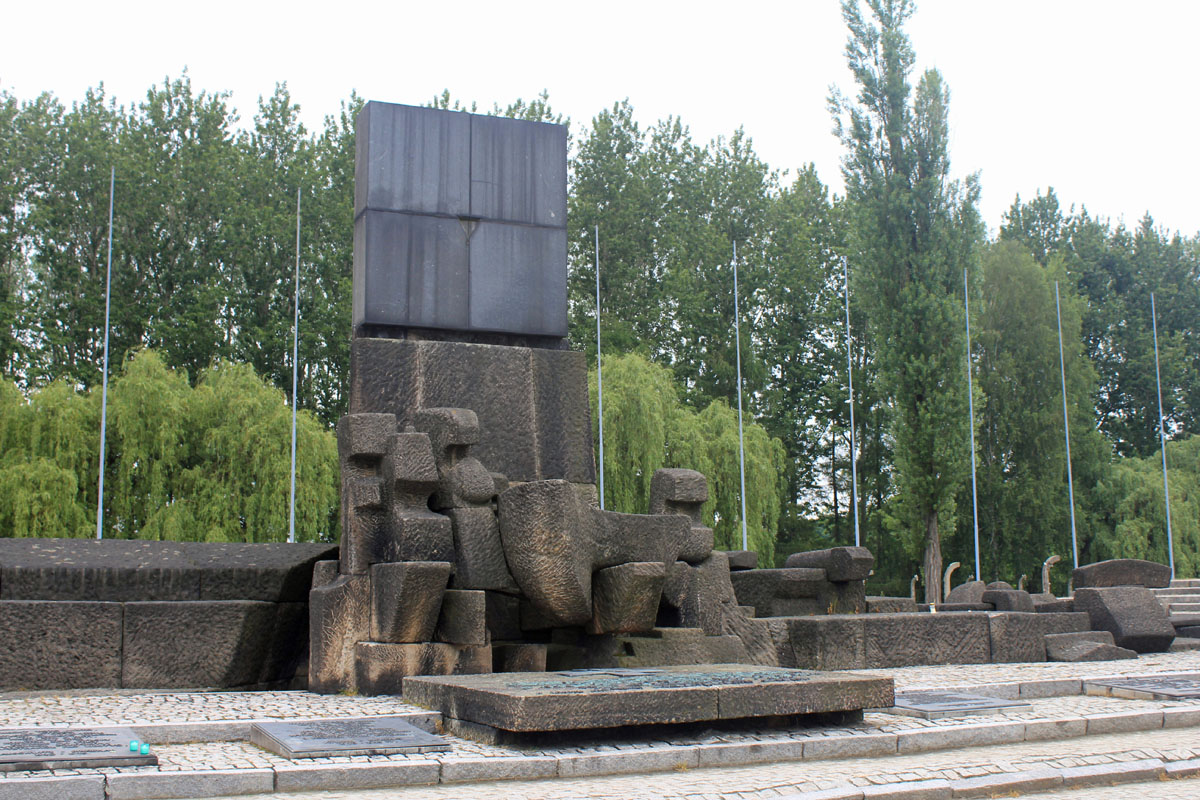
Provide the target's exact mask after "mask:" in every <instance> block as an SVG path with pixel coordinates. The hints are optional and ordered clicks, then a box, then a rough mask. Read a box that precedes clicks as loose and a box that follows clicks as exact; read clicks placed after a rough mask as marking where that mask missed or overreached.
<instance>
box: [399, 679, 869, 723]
mask: <svg viewBox="0 0 1200 800" xmlns="http://www.w3.org/2000/svg"><path fill="white" fill-rule="evenodd" d="M404 697H405V700H407V701H408V702H411V703H417V704H418V705H422V706H426V707H428V708H432V709H435V710H438V711H441V712H442V713H443V714H444V715H446V716H447V717H450V718H452V719H455V720H462V721H464V722H470V723H475V724H478V725H485V726H488V727H491V728H498V729H500V730H504V731H514V732H519V733H536V732H545V731H568V730H592V729H599V728H614V727H621V726H627V725H651V724H670V723H688V722H700V721H715V720H744V719H752V718H755V717H778V716H793V715H799V714H820V713H828V712H846V711H861V710H862V709H864V708H886V707H888V706H891V705H892V700H893V685H892V679H891V678H882V677H874V676H865V675H849V674H844V673H837V672H814V671H810V670H800V669H785V668H781V667H760V666H752V665H746V664H705V665H697V666H669V667H661V668H657V669H641V670H619V669H596V670H570V671H567V672H546V673H537V672H513V673H500V674H492V675H455V676H446V677H442V676H421V677H412V678H405V679H404Z"/></svg>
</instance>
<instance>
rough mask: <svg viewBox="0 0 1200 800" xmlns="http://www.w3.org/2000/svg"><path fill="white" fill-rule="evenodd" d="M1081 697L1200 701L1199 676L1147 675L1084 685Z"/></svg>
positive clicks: (1089, 682)
mask: <svg viewBox="0 0 1200 800" xmlns="http://www.w3.org/2000/svg"><path fill="white" fill-rule="evenodd" d="M1083 692H1084V694H1091V695H1101V696H1103V697H1124V698H1127V699H1130V700H1196V699H1200V675H1146V676H1143V677H1132V678H1111V679H1106V680H1093V681H1084V682H1083Z"/></svg>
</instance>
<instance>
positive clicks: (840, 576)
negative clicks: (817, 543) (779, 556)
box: [785, 547, 875, 582]
mask: <svg viewBox="0 0 1200 800" xmlns="http://www.w3.org/2000/svg"><path fill="white" fill-rule="evenodd" d="M785 566H787V567H815V568H818V569H823V570H825V575H826V576H827V577H828V579H829V580H831V581H839V582H840V581H865V580H866V579H867V576H868V575H870V574H871V568H872V567H874V566H875V556H873V555H871V551H870V550H868V549H867V548H865V547H831V548H829V549H828V550H810V551H808V552H805V553H792V554H791V555H790V556H788V558H787V562H786V564H785Z"/></svg>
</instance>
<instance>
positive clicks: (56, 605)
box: [0, 600, 308, 690]
mask: <svg viewBox="0 0 1200 800" xmlns="http://www.w3.org/2000/svg"><path fill="white" fill-rule="evenodd" d="M307 625H308V606H307V604H305V603H270V602H264V601H261V600H213V601H182V602H171V601H151V602H130V603H113V602H86V601H73V600H0V638H2V639H3V641H4V647H2V648H0V688H3V689H6V690H33V689H83V688H126V689H184V688H254V687H264V686H275V687H278V686H288V687H290V686H293V685H295V684H296V683H298V684H299V685H300V686H303V685H304V670H305V664H306V661H307V656H308V651H307V647H306V646H305V644H306V641H305V634H306V632H307Z"/></svg>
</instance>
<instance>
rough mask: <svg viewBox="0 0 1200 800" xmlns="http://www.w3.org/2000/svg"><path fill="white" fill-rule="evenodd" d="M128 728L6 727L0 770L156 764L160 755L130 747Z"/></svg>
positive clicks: (0, 742)
mask: <svg viewBox="0 0 1200 800" xmlns="http://www.w3.org/2000/svg"><path fill="white" fill-rule="evenodd" d="M140 738H141V737H140V736H138V735H137V734H136V733H134V732H133V731H132V730H130V729H129V728H7V729H3V730H0V772H14V771H18V770H20V771H24V770H40V769H90V768H95V767H136V766H144V765H155V764H157V763H158V756H156V755H155V754H154V753H150V754H148V755H142V753H141V751H140V750H138V751H131V750H130V749H129V743H130V742H131V741H133V740H134V739H139V740H140Z"/></svg>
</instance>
